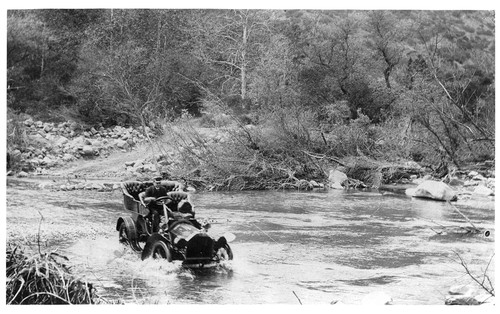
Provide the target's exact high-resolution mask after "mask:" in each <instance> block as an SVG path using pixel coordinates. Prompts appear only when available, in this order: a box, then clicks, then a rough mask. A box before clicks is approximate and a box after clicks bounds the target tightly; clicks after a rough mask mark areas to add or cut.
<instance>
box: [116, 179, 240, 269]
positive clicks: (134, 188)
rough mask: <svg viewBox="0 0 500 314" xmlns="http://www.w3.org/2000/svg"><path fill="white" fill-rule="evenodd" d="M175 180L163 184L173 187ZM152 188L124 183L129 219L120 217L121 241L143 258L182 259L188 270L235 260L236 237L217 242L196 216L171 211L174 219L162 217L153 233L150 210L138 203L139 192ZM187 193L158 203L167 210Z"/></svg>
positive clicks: (174, 193) (139, 183) (174, 192)
mask: <svg viewBox="0 0 500 314" xmlns="http://www.w3.org/2000/svg"><path fill="white" fill-rule="evenodd" d="M172 182H173V181H162V182H161V184H162V185H165V186H166V187H167V188H173V187H174V184H173V183H172ZM151 185H152V182H138V181H132V182H123V183H122V184H121V188H122V193H123V198H124V200H123V204H124V208H125V210H126V211H127V212H129V213H130V216H122V217H119V218H118V221H117V224H116V230H117V231H118V235H119V241H120V242H122V243H125V244H128V245H130V247H131V248H132V249H133V250H134V251H136V252H138V253H141V257H142V259H143V260H144V259H146V258H149V257H152V258H164V259H166V260H168V261H173V260H181V261H182V264H183V265H184V266H186V267H189V268H211V267H215V266H217V265H219V264H220V263H221V262H223V261H226V260H232V259H233V253H232V250H231V248H230V246H229V244H228V242H230V241H232V239H234V235H232V234H230V233H228V234H226V235H224V236H221V237H219V238H218V239H215V238H214V237H212V236H210V235H209V234H208V233H207V232H206V229H207V226H204V227H202V226H201V224H200V223H198V222H197V221H196V219H195V218H194V214H193V213H181V212H173V213H172V212H171V213H172V214H173V215H170V216H173V217H170V218H167V217H163V219H162V222H161V223H160V226H159V230H158V231H157V232H153V231H152V230H153V227H152V221H151V219H149V218H148V213H149V209H148V208H147V207H145V206H143V205H142V204H141V202H140V201H139V193H141V192H142V191H144V190H145V189H146V188H148V187H149V186H151ZM187 197H188V194H187V193H185V192H179V191H170V192H168V193H167V195H166V196H165V197H161V198H158V199H157V200H156V201H155V202H156V203H157V204H161V205H162V206H163V208H164V210H165V213H166V211H170V209H169V208H167V206H166V204H167V203H168V204H169V206H170V208H175V206H172V204H173V205H175V204H176V203H178V202H180V201H182V200H185V199H187Z"/></svg>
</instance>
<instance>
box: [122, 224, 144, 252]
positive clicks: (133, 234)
mask: <svg viewBox="0 0 500 314" xmlns="http://www.w3.org/2000/svg"><path fill="white" fill-rule="evenodd" d="M118 241H119V242H120V243H123V244H128V245H130V247H131V248H132V250H134V251H135V252H141V251H142V248H141V247H140V246H139V243H138V242H137V230H136V228H135V226H134V224H133V222H132V221H129V220H128V219H125V220H123V221H122V222H121V223H120V226H119V227H118Z"/></svg>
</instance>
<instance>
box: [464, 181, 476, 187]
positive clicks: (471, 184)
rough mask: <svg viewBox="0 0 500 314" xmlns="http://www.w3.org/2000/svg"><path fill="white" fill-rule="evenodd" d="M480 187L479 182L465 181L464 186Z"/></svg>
mask: <svg viewBox="0 0 500 314" xmlns="http://www.w3.org/2000/svg"><path fill="white" fill-rule="evenodd" d="M477 185H479V181H465V182H464V186H477Z"/></svg>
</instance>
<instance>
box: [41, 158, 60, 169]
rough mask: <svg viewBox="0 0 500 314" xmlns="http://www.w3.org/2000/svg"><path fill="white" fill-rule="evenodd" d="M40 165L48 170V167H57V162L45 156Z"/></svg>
mask: <svg viewBox="0 0 500 314" xmlns="http://www.w3.org/2000/svg"><path fill="white" fill-rule="evenodd" d="M41 164H42V165H45V166H47V167H49V168H50V167H54V166H55V165H57V161H56V160H54V159H52V158H50V157H49V156H45V158H43V159H42V162H41Z"/></svg>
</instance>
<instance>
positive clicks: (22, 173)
mask: <svg viewBox="0 0 500 314" xmlns="http://www.w3.org/2000/svg"><path fill="white" fill-rule="evenodd" d="M27 176H28V173H26V172H24V171H21V172H19V173H18V174H17V177H18V178H26V177H27Z"/></svg>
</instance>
